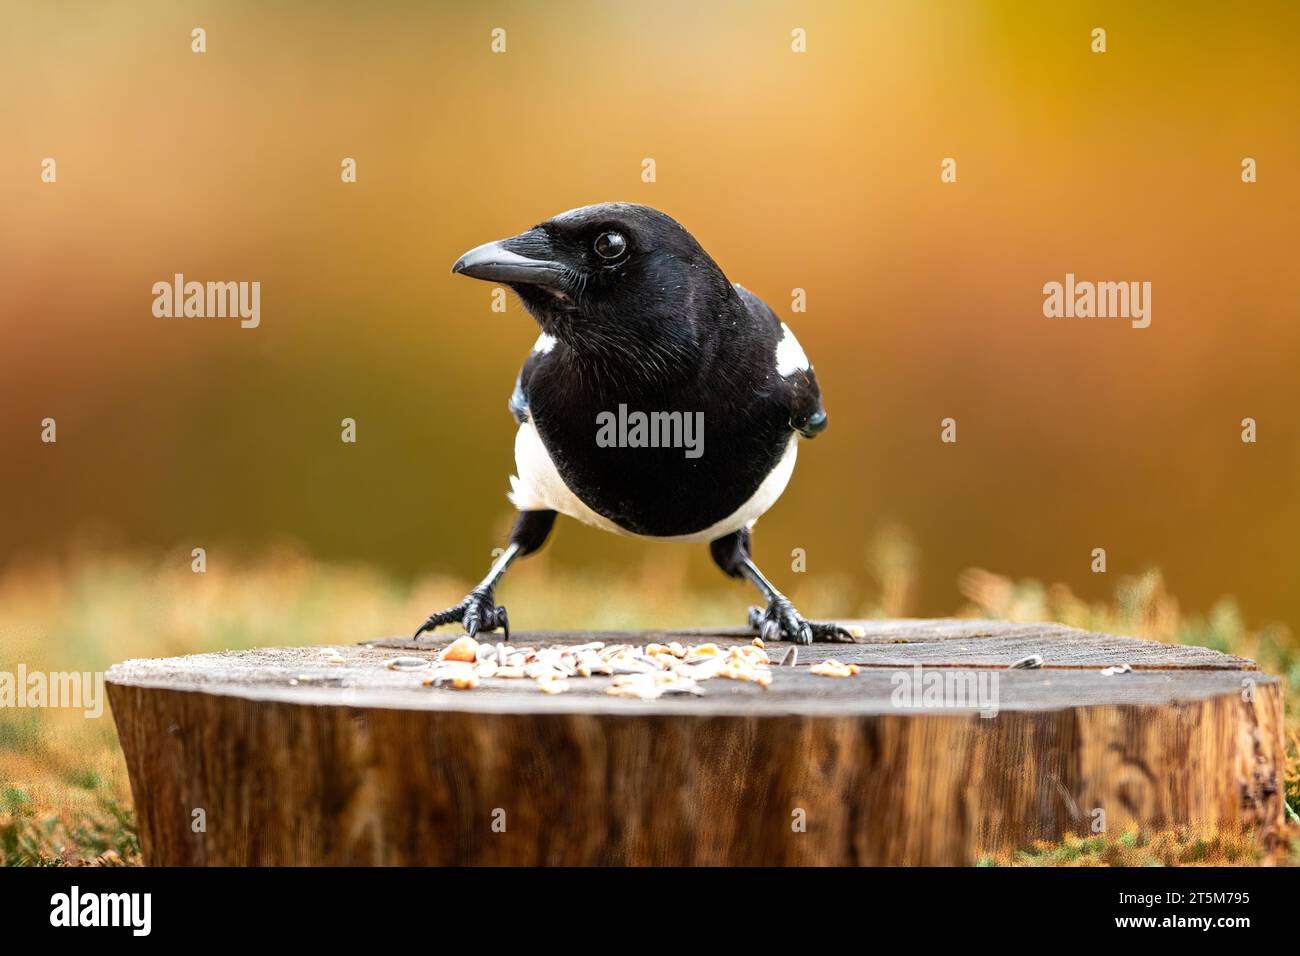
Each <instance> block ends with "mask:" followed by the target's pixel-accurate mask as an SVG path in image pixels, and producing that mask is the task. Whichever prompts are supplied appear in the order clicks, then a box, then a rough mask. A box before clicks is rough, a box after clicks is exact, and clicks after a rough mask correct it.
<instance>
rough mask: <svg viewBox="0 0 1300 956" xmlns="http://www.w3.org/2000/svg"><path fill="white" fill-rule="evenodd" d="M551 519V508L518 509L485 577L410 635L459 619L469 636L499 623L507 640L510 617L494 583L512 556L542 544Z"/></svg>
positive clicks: (512, 558) (496, 582)
mask: <svg viewBox="0 0 1300 956" xmlns="http://www.w3.org/2000/svg"><path fill="white" fill-rule="evenodd" d="M554 523H555V512H554V511H521V512H520V513H519V518H518V519H517V520H516V521H515V527H514V530H513V531H511V532H510V545H509V546H508V547H507V548H506V549H505V550H504V551H503V552H501V556H500V557H499V558H497V559H496V561H494V562H493V563H492V569H491V570H490V571H488V573H487V577H485V578H484V579H483V580H482V581H480V582H479V583H478V586H477V587H476V588H474V590H472V591H470V592H469V594H467V595H466V596H465V600H463V601H461V602H460V603H459V604H457V605H455V606H454V607H449V608H447V609H446V610H444V611H438V612H436V613H434V614H430V615H429V617H428V619H427V620H425V622H424V623H423V624H421V625H420V627H419V629H418V630H416V632H415V634H413V635H412V637H414V638H418V637H419V636H420V635H421V634H423V633H424V632H425V631H432V630H433V629H434V628H435V627H439V626H441V625H443V624H451V623H453V622H455V621H459V622H460V623H461V626H462V627H464V628H465V633H466V634H468V635H469V636H470V637H473V636H474V635H476V634H478V633H479V632H480V631H484V632H487V631H495V630H496V629H497V628H498V627H499V628H501V629H502V630H503V631H504V632H505V639H506V640H507V641H508V640H510V618H509V617H508V616H507V614H506V609H505V608H504V607H502V606H500V605H498V604H497V602H496V586H497V584H498V583H499V582H500V580H501V578H502V577H504V576H505V573H506V569H507V568H509V567H510V565H511V564H512V563H514V560H515V558H518V557H520V556H521V555H525V554H531V553H532V552H534V551H536V550H537V549H538V548H540V547H541V546H542V544H543V543H544V542H545V541H546V536H547V535H548V534H549V533H550V531H551V526H552V525H553V524H554Z"/></svg>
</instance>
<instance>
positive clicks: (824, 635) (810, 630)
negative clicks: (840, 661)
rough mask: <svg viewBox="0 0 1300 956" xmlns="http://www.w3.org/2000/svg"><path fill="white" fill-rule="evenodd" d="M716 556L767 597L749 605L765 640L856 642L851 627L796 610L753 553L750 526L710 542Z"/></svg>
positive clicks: (728, 570)
mask: <svg viewBox="0 0 1300 956" xmlns="http://www.w3.org/2000/svg"><path fill="white" fill-rule="evenodd" d="M709 550H710V551H711V552H712V553H713V560H714V561H716V562H717V564H718V566H719V567H720V568H722V570H723V571H725V572H726V573H727V574H729V575H730V576H731V577H733V578H744V579H745V580H747V581H749V582H751V583H752V584H753V585H754V586H755V587H756V588H758V590H759V593H761V594H762V595H763V598H764V600H766V601H767V608H766V609H764V608H757V607H751V608H750V609H749V626H750V627H751V628H753V629H754V630H756V631H758V634H759V637H761V638H762V639H763V640H764V641H775V640H787V641H793V642H794V643H795V644H811V643H812V642H813V641H836V642H840V643H845V644H852V643H854V637H853V635H852V634H851V633H849V630H848V629H847V628H846V627H844V626H843V625H840V624H835V623H834V622H830V621H809V620H805V619H804V617H803V616H802V615H801V614H800V613H799V612H798V611H796V610H795V608H794V605H793V604H791V603H790V599H789V598H787V597H786V596H785V595H784V594H782V593H781V592H780V591H778V590H777V589H776V588H775V587H773V586H772V582H771V581H769V580H768V579H767V578H766V577H764V576H763V572H762V571H760V570H759V569H758V565H756V564H755V563H754V559H753V558H751V557H750V555H749V530H748V529H744V528H742V529H741V530H740V531H737V532H735V533H733V534H729V535H727V536H726V537H724V538H719V539H718V540H717V541H714V542H712V543H711V544H710V545H709Z"/></svg>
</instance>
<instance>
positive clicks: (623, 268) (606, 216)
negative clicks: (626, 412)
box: [451, 203, 735, 350]
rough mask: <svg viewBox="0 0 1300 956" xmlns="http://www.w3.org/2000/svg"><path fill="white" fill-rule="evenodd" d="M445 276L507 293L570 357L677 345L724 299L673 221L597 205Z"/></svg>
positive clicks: (461, 262) (723, 284)
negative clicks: (597, 349) (609, 347)
mask: <svg viewBox="0 0 1300 956" xmlns="http://www.w3.org/2000/svg"><path fill="white" fill-rule="evenodd" d="M451 271H452V272H454V273H458V274H460V275H466V276H470V277H471V278H475V279H484V280H486V281H488V282H499V283H502V284H504V285H508V286H510V288H512V289H513V290H514V291H515V292H516V293H517V294H518V296H519V298H520V299H521V300H522V301H523V303H524V306H525V307H526V308H527V309H528V311H529V312H530V313H531V314H532V316H533V318H535V319H536V320H537V321H538V323H539V324H540V325H541V326H542V328H543V329H544V330H545V331H546V332H548V333H550V334H552V335H554V336H556V337H557V338H559V339H560V340H561V341H564V342H567V343H568V344H570V345H572V346H574V347H575V348H577V349H580V350H581V349H582V347H583V345H584V344H586V345H592V344H597V345H598V344H600V343H606V344H609V343H611V342H612V343H613V344H628V345H630V344H631V343H632V342H637V343H642V344H645V343H648V342H652V341H655V340H661V339H663V338H664V337H665V336H667V337H669V338H671V339H672V340H673V341H674V342H676V343H677V344H685V343H686V342H688V341H691V340H693V339H694V337H695V336H696V334H697V333H698V329H697V328H696V324H697V323H698V322H699V321H701V318H700V317H702V316H703V317H708V316H717V315H718V314H719V312H720V305H721V303H722V302H723V301H725V299H726V298H727V297H728V296H733V295H734V294H735V293H734V292H733V291H732V288H731V285H730V283H729V282H728V281H727V278H726V276H724V275H723V274H722V270H721V269H719V268H718V266H717V265H716V264H715V263H714V261H713V260H712V259H710V258H709V255H708V253H706V252H705V251H704V250H703V249H702V248H700V244H699V243H698V242H696V241H695V238H694V237H693V236H692V235H691V234H690V233H689V232H687V231H686V230H685V229H683V228H682V227H681V226H680V225H679V224H678V223H677V222H676V221H675V220H674V219H672V218H670V217H669V216H666V215H664V214H663V213H661V212H659V211H658V210H656V209H651V208H650V207H649V206H638V205H635V204H632V203H601V204H599V205H595V206H583V207H582V208H580V209H572V210H570V211H568V212H565V213H561V214H560V215H558V216H556V217H554V218H553V219H548V220H546V221H545V222H542V223H539V224H538V225H536V226H534V227H533V228H531V229H529V230H528V231H527V232H522V233H520V234H519V235H517V236H511V237H510V238H509V239H501V240H499V241H497V242H489V243H485V244H484V245H481V246H479V247H478V248H476V249H471V250H470V251H469V252H467V253H465V254H464V255H463V256H461V257H460V259H458V260H457V261H456V264H455V265H454V266H452V270H451Z"/></svg>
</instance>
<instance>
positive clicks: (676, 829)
mask: <svg viewBox="0 0 1300 956" xmlns="http://www.w3.org/2000/svg"><path fill="white" fill-rule="evenodd" d="M854 623H856V625H857V626H858V627H860V628H861V629H862V633H863V635H864V636H863V637H862V639H861V641H860V642H859V643H857V644H851V645H850V644H818V645H814V646H812V647H800V648H798V659H797V664H796V665H795V666H773V668H772V674H773V680H772V682H771V684H770V686H768V687H767V688H766V689H764V688H762V687H759V686H758V685H756V684H751V683H745V682H741V681H732V680H722V679H714V680H710V681H707V682H705V683H703V684H702V685H701V686H702V689H703V693H702V694H701V695H700V696H694V695H671V696H663V697H659V698H656V699H652V700H642V699H628V698H621V697H612V696H609V695H608V694H607V693H606V690H607V688H608V687H609V683H610V681H609V678H608V677H599V676H593V677H590V678H570V679H569V681H568V686H569V688H570V689H569V692H568V693H564V694H559V695H548V694H544V693H542V692H541V691H540V690H538V688H537V687H536V685H534V683H533V682H532V681H528V680H504V679H496V678H493V679H487V680H484V681H483V682H482V683H481V684H480V686H479V687H477V688H475V689H473V690H455V689H453V688H451V687H426V686H423V684H422V681H423V679H424V677H425V676H426V674H425V673H422V672H421V671H420V670H412V671H406V670H390V669H388V668H387V667H386V666H385V663H386V662H387V661H389V660H391V659H392V658H394V657H396V656H403V657H427V658H429V659H431V660H432V659H433V658H434V657H436V655H437V653H438V652H439V651H440V650H441V649H442V648H444V647H446V645H447V644H448V643H449V641H450V639H451V638H453V637H455V636H456V635H455V633H454V632H449V633H447V634H437V635H435V639H426V640H420V641H411V640H410V639H408V638H393V639H386V640H377V641H372V642H368V643H366V644H362V645H357V646H348V647H338V648H332V649H331V650H333V651H334V652H335V653H336V655H337V658H335V660H336V662H335V663H328V662H327V661H328V658H327V657H326V656H325V655H323V654H322V652H321V650H322V649H321V648H319V647H298V648H267V649H260V650H252V651H228V652H224V653H219V654H201V655H194V656H190V657H180V658H169V659H162V660H140V661H127V662H125V663H123V664H119V665H117V666H116V667H114V668H112V670H110V672H109V674H108V682H109V696H110V701H111V704H112V707H113V712H114V717H115V719H116V721H117V725H118V730H119V734H120V737H121V740H122V746H123V750H124V751H125V753H126V758H127V764H128V768H129V770H130V775H131V785H132V790H133V793H134V796H135V802H136V807H137V812H138V816H139V822H140V830H141V840H142V845H143V850H144V854H145V858H146V861H147V862H149V863H152V864H202V863H210V864H245V863H268V864H285V863H293V864H303V863H322V864H355V863H390V864H454V863H460V864H491V863H497V864H623V863H629V864H690V863H715V864H731V863H736V864H760V865H762V864H781V863H817V864H821V863H829V864H853V863H858V864H909V863H917V864H960V863H971V862H975V861H976V860H978V859H980V858H981V857H982V856H984V855H986V854H989V853H997V852H1005V851H1009V850H1013V849H1015V848H1018V847H1022V846H1026V845H1028V844H1030V843H1032V842H1033V841H1034V840H1040V839H1046V840H1052V839H1059V838H1060V837H1061V836H1062V835H1063V834H1065V833H1068V832H1075V833H1080V834H1089V833H1093V832H1095V828H1096V827H1097V826H1098V825H1101V826H1104V827H1105V832H1108V833H1118V832H1123V831H1124V830H1128V829H1134V828H1137V829H1140V830H1144V831H1152V830H1156V829H1163V828H1167V827H1170V826H1176V825H1182V824H1194V825H1202V826H1207V827H1212V828H1215V829H1218V830H1231V831H1234V832H1238V831H1250V832H1254V833H1256V834H1257V835H1258V836H1259V837H1260V838H1261V839H1262V840H1263V841H1265V842H1267V841H1268V840H1270V839H1271V838H1272V835H1273V834H1274V832H1275V830H1276V828H1277V827H1278V826H1279V825H1280V824H1281V822H1282V819H1283V813H1284V809H1283V803H1282V788H1281V771H1282V761H1283V756H1282V698H1281V688H1280V685H1279V683H1278V681H1277V679H1276V678H1274V677H1271V676H1269V675H1266V674H1263V673H1261V672H1259V671H1258V670H1257V669H1256V668H1255V665H1254V664H1253V663H1252V662H1250V661H1248V660H1244V659H1242V658H1237V657H1232V656H1230V655H1226V654H1221V653H1219V652H1216V651H1212V650H1208V649H1206V648H1199V647H1188V646H1182V645H1167V644H1161V643H1157V642H1152V641H1145V640H1139V639H1136V638H1128V637H1115V636H1110V635H1101V634H1091V633H1088V632H1084V631H1079V630H1076V629H1072V628H1066V627H1061V626H1059V625H1054V624H1032V625H1022V624H1006V623H1000V622H993V621H971V620H937V621H863V622H854ZM488 639H489V640H493V639H495V638H494V637H493V636H489V637H488ZM751 639H752V634H750V633H747V632H743V631H738V630H716V629H714V630H696V631H673V632H663V631H640V632H599V633H593V632H580V633H579V632H559V633H552V632H531V633H527V632H525V633H518V632H517V633H516V634H515V635H514V636H513V640H512V641H511V646H513V647H516V648H522V647H542V646H553V645H557V644H584V643H589V642H591V641H602V642H604V643H606V644H615V643H617V644H646V643H649V642H658V643H668V642H671V641H679V642H681V643H683V644H699V643H702V642H704V641H713V642H715V643H717V644H719V645H721V646H723V647H726V646H728V645H731V644H742V643H743V644H748V643H749V642H750V641H751ZM789 648H790V645H787V644H773V645H770V646H769V647H768V652H769V654H770V656H771V658H772V660H773V662H774V664H775V662H776V661H779V660H780V659H781V658H782V656H783V655H785V654H786V653H788V649H789ZM1031 655H1038V656H1040V657H1041V658H1042V659H1043V663H1042V666H1041V668H1037V669H1008V666H1009V665H1011V664H1013V663H1015V662H1017V661H1021V660H1023V659H1024V658H1026V657H1029V656H1031ZM338 658H341V661H338V660H337V659H338ZM828 659H829V660H837V661H843V662H851V663H855V664H857V665H859V666H860V668H861V670H860V672H859V673H858V674H857V675H856V676H853V677H848V678H828V677H819V676H815V675H814V674H812V673H810V670H809V666H808V665H810V664H815V663H818V662H820V661H823V660H828ZM1123 665H1128V667H1130V668H1132V669H1131V670H1130V671H1128V672H1127V673H1111V674H1105V673H1103V669H1104V668H1112V667H1121V666H1123ZM936 681H940V682H944V681H946V682H947V683H946V689H945V685H943V684H936V683H935V682H936ZM927 687H930V688H934V687H937V688H938V690H937V691H936V693H935V695H934V696H933V697H931V696H930V695H929V694H927V693H925V692H923V689H924V688H927ZM913 690H914V691H915V693H914V694H911V693H910V691H913ZM905 691H908V692H909V693H904V692H905ZM199 810H201V811H202V813H201V814H196V812H195V811H199ZM199 817H201V818H202V820H203V829H198V830H196V827H195V821H196V819H197V818H199Z"/></svg>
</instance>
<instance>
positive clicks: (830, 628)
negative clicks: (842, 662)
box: [749, 594, 857, 645]
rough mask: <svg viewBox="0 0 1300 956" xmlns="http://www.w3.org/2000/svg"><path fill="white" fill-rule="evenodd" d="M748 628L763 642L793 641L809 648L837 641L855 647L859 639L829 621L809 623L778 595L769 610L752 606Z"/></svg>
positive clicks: (788, 602)
mask: <svg viewBox="0 0 1300 956" xmlns="http://www.w3.org/2000/svg"><path fill="white" fill-rule="evenodd" d="M749 627H750V629H751V630H755V631H758V634H759V637H761V638H762V639H763V641H764V642H765V643H766V642H769V641H780V640H786V641H790V642H791V643H792V644H802V645H808V644H811V643H813V642H814V641H834V642H838V643H845V644H855V643H857V641H856V639H855V638H854V637H853V635H852V634H850V633H849V631H848V629H847V628H845V627H843V626H842V625H839V624H834V623H831V622H827V621H806V620H804V619H803V617H802V616H801V615H800V614H799V612H798V611H796V610H795V609H794V605H792V604H791V603H790V601H789V600H788V599H787V598H785V597H784V596H782V595H779V594H778V595H777V596H776V598H775V599H773V601H772V603H771V604H769V605H768V606H767V608H766V610H763V609H760V608H756V607H751V608H750V609H749Z"/></svg>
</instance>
